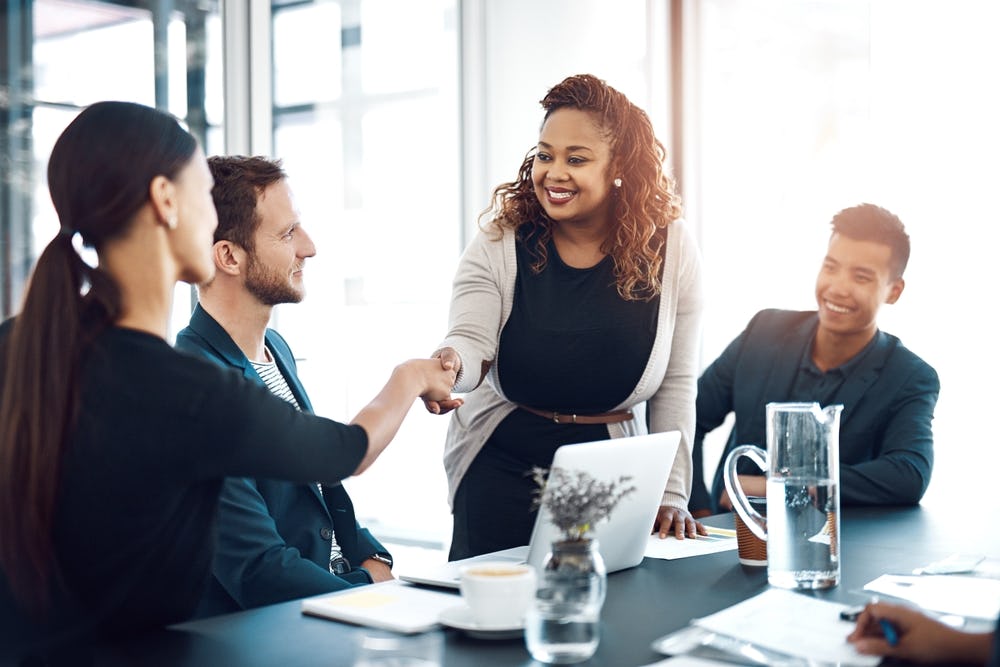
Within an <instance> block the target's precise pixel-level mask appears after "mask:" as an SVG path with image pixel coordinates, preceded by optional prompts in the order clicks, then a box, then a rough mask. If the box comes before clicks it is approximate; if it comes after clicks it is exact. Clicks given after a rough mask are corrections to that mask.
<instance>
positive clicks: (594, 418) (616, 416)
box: [517, 405, 634, 424]
mask: <svg viewBox="0 0 1000 667" xmlns="http://www.w3.org/2000/svg"><path fill="white" fill-rule="evenodd" d="M517 407H519V408H521V409H522V410H527V411H528V412H530V413H531V414H533V415H538V416H539V417H543V418H545V419H550V420H552V421H553V422H554V423H556V424H617V423H619V422H627V421H628V420H630V419H632V418H633V416H634V415H633V414H632V411H631V410H622V411H620V412H605V413H604V414H600V415H568V414H565V413H562V412H551V411H549V410H536V409H535V408H529V407H528V406H527V405H518V406H517Z"/></svg>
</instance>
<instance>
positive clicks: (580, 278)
mask: <svg viewBox="0 0 1000 667" xmlns="http://www.w3.org/2000/svg"><path fill="white" fill-rule="evenodd" d="M530 244H531V242H530V241H529V242H528V243H522V242H520V241H519V242H518V243H517V244H516V249H517V265H518V271H517V281H516V283H515V286H514V301H513V307H512V310H511V313H510V317H509V318H508V319H507V323H506V324H505V325H504V328H503V331H502V332H501V335H500V349H499V352H498V357H497V358H498V359H499V363H500V366H499V368H498V372H499V375H500V384H501V386H502V387H503V392H504V394H506V396H507V397H508V398H509V399H510V400H511V401H514V402H515V403H520V404H522V405H527V406H530V407H533V408H538V409H542V410H554V411H557V412H565V413H577V414H597V413H601V412H607V411H609V410H611V409H613V408H614V407H615V406H616V405H618V404H620V403H621V402H622V401H624V400H625V399H626V398H628V396H629V394H630V393H631V392H632V390H633V389H635V386H636V384H637V383H638V381H639V377H640V376H641V375H642V372H643V370H644V369H645V368H646V364H647V362H648V361H649V354H650V351H651V350H652V349H653V341H654V339H655V338H656V323H657V315H658V313H659V305H660V300H659V297H658V296H657V297H656V298H654V299H652V300H650V301H625V300H624V299H622V298H621V297H620V296H619V295H618V290H617V287H616V284H615V276H614V261H613V260H612V258H611V256H610V255H608V256H606V257H605V258H604V259H603V260H601V261H600V262H598V263H597V264H596V265H594V266H592V267H589V268H585V269H577V268H573V267H571V266H568V265H567V264H566V263H565V262H563V261H562V259H561V258H560V257H559V253H558V251H557V250H556V248H555V244H553V242H552V241H551V240H550V241H549V242H548V262H547V263H546V265H545V269H544V270H543V271H542V272H541V273H535V272H534V271H532V270H531V268H530V266H531V262H532V257H531V253H530V251H529V249H528V247H527V246H529V245H530Z"/></svg>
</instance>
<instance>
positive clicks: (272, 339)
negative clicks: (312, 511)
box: [264, 329, 339, 540]
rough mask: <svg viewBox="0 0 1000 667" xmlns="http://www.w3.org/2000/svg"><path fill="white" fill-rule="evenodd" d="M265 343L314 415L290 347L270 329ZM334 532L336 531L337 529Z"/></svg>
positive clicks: (304, 408)
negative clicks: (296, 369) (295, 366)
mask: <svg viewBox="0 0 1000 667" xmlns="http://www.w3.org/2000/svg"><path fill="white" fill-rule="evenodd" d="M264 343H265V344H266V345H267V349H268V350H270V351H271V356H272V357H274V363H275V365H277V367H278V370H279V371H280V372H281V375H282V376H283V377H284V378H285V382H287V383H288V388H289V389H291V390H292V395H293V396H295V400H296V401H298V403H299V408H300V409H301V410H302V411H303V412H309V413H312V411H313V409H312V403H311V402H310V401H309V396H308V394H306V390H305V387H303V386H302V383H301V382H299V376H298V373H297V372H296V371H295V368H294V364H295V360H294V359H293V358H292V357H291V354H290V352H291V350H289V349H288V346H287V345H286V344H285V343H284V341H283V340H282V339H281V337H280V336H278V335H277V334H276V333H275V332H273V331H271V330H270V329H268V330H267V331H265V332H264ZM309 486H310V488H311V489H312V492H313V495H314V496H315V497H316V500H317V501H319V503H320V505H322V506H323V510H324V511H325V512H327V513H329V508H328V507H327V504H326V500H324V498H323V492H322V491H321V490H320V488H319V486H317V485H316V484H310V485H309ZM334 530H335V531H336V528H335V529H334ZM338 540H339V538H338Z"/></svg>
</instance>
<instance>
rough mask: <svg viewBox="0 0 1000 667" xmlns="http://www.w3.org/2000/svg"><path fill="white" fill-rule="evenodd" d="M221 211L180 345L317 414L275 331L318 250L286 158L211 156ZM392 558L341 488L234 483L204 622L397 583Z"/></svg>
mask: <svg viewBox="0 0 1000 667" xmlns="http://www.w3.org/2000/svg"><path fill="white" fill-rule="evenodd" d="M209 167H210V168H211V170H212V176H213V178H214V179H215V185H214V187H213V188H212V197H213V199H214V200H215V206H216V209H217V211H218V215H219V226H218V228H217V229H216V231H215V244H214V246H213V250H214V258H215V264H216V274H215V278H214V279H213V280H212V282H211V283H209V284H207V285H202V286H200V287H199V301H200V303H199V305H198V306H197V307H196V308H195V311H194V314H193V315H192V316H191V322H190V325H189V326H188V327H186V328H185V329H184V330H182V331H181V332H180V333H179V334H178V335H177V343H176V346H177V348H178V349H180V350H185V351H188V352H191V353H194V354H196V355H200V356H203V357H205V358H207V359H210V360H211V361H214V362H215V363H217V364H219V365H220V366H224V367H229V368H233V369H236V370H237V371H239V372H240V373H242V374H243V376H244V377H246V378H247V380H249V381H251V382H257V383H260V384H263V385H265V386H267V387H268V388H269V389H270V390H271V391H272V392H274V393H275V394H277V395H278V396H280V397H282V398H284V399H285V400H287V401H289V402H290V403H292V404H294V405H296V406H297V407H298V408H299V409H301V410H308V411H312V405H311V404H310V402H309V397H308V396H307V395H306V392H305V389H304V388H303V387H302V385H301V384H300V383H299V379H298V377H297V375H296V365H295V357H294V356H293V355H292V351H291V349H289V347H288V344H287V343H286V342H285V340H284V339H283V338H282V337H281V336H280V335H279V334H278V333H277V332H276V331H274V330H272V329H268V328H267V324H268V321H269V320H270V318H271V311H272V309H273V308H274V306H276V305H278V304H280V303H298V302H299V301H301V300H302V298H303V296H304V294H305V288H304V284H303V275H302V274H303V269H304V266H305V260H306V258H308V257H312V256H313V255H314V254H315V253H316V249H315V246H313V242H312V240H311V239H310V238H309V235H308V234H306V232H305V230H304V229H303V228H302V227H301V225H300V224H299V218H298V214H297V212H296V210H295V207H294V205H293V203H292V196H291V191H290V190H289V187H288V183H287V180H286V175H285V173H284V171H283V170H282V168H281V165H280V163H279V162H276V161H271V160H267V159H264V158H259V157H213V158H210V159H209ZM391 566H392V559H391V557H390V555H389V553H388V552H387V551H386V550H385V548H384V547H383V546H382V545H381V544H379V542H378V541H377V540H376V539H375V538H374V537H372V535H371V534H370V533H369V532H368V530H366V529H363V528H362V527H361V526H360V525H358V523H357V521H356V519H355V516H354V506H353V505H352V503H351V499H350V497H349V496H348V494H347V491H346V490H344V488H343V486H341V485H336V486H325V485H324V486H320V485H317V484H293V483H289V482H280V481H275V480H267V479H235V478H233V479H228V480H226V482H225V484H224V487H223V491H222V497H221V500H220V505H219V518H218V548H217V552H216V556H215V562H214V564H213V577H212V581H211V583H210V585H209V589H208V591H207V592H206V594H205V596H204V597H203V598H202V602H201V605H200V607H199V611H198V613H199V615H200V616H208V615H214V614H220V613H226V612H231V611H237V610H240V609H247V608H250V607H257V606H260V605H266V604H272V603H275V602H281V601H284V600H291V599H295V598H301V597H307V596H311V595H317V594H320V593H326V592H330V591H336V590H340V589H344V588H347V587H350V586H356V585H361V584H368V583H372V582H373V581H385V580H388V579H392V578H393V577H392V572H391V571H390V568H391Z"/></svg>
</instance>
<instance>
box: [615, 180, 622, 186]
mask: <svg viewBox="0 0 1000 667" xmlns="http://www.w3.org/2000/svg"><path fill="white" fill-rule="evenodd" d="M614 183H615V187H616V188H620V187H621V186H622V179H620V178H616V179H615V181H614Z"/></svg>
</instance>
